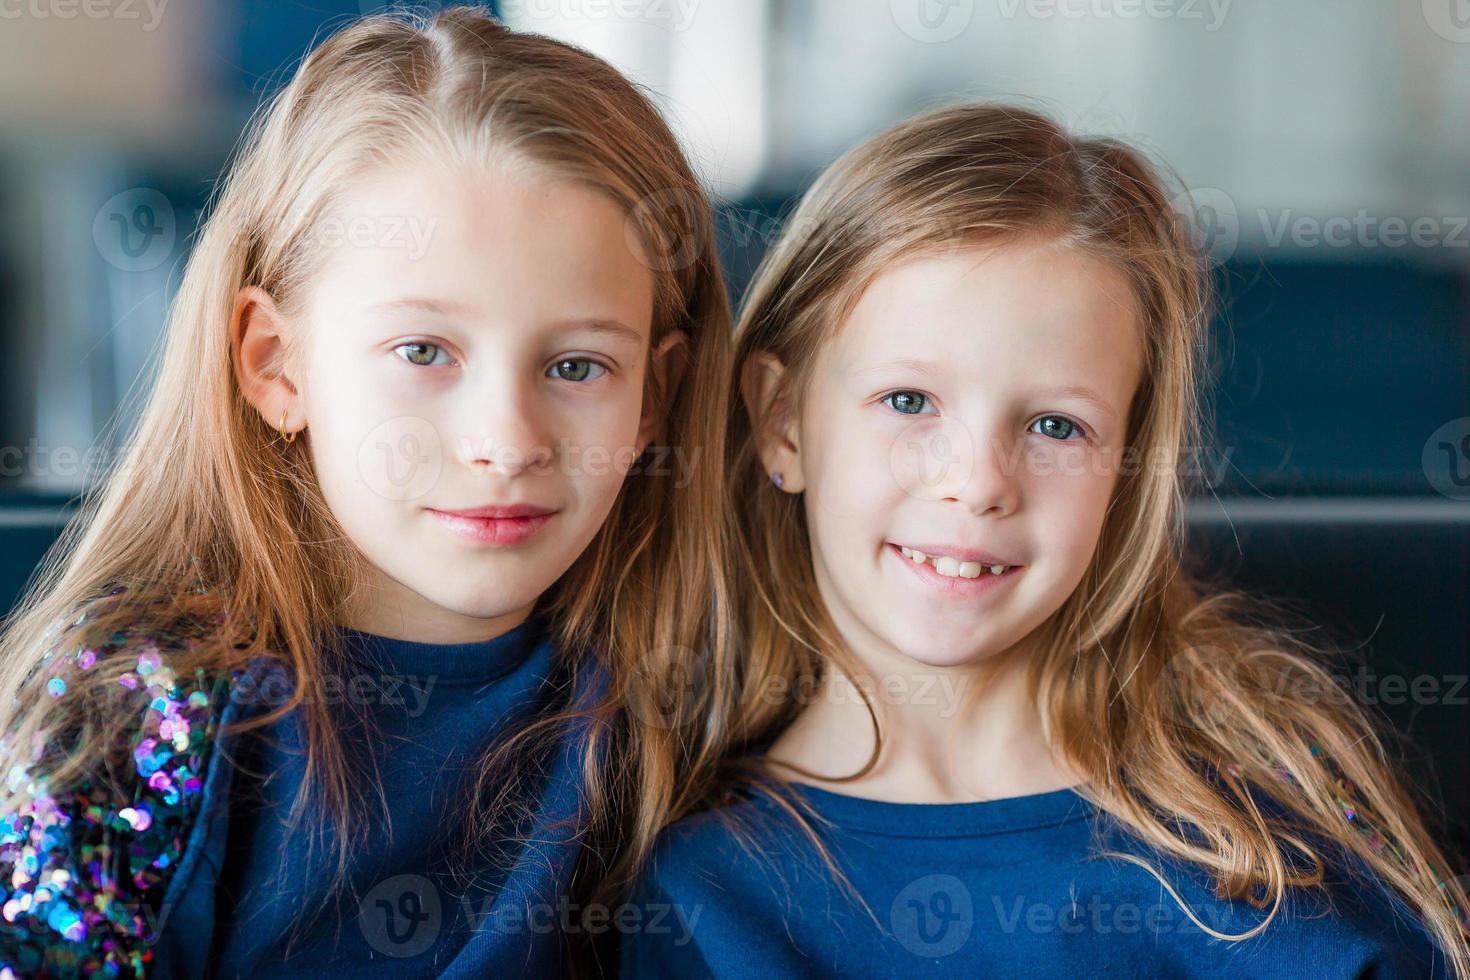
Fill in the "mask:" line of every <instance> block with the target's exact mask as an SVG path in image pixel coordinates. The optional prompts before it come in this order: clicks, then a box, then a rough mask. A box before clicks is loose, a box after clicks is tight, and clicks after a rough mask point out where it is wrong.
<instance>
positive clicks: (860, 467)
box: [802, 413, 905, 554]
mask: <svg viewBox="0 0 1470 980" xmlns="http://www.w3.org/2000/svg"><path fill="white" fill-rule="evenodd" d="M802 437H803V446H802V474H803V476H804V477H805V479H806V506H807V510H808V518H809V521H810V525H809V526H811V527H812V528H813V530H814V533H815V534H817V535H818V537H819V543H820V545H821V547H822V549H823V551H824V552H830V553H839V552H841V553H848V554H853V553H857V552H859V551H862V550H864V549H866V548H868V546H869V545H870V544H871V542H872V539H873V536H874V535H875V534H876V535H880V536H881V535H882V534H883V533H884V530H885V528H886V527H887V526H888V524H889V517H890V515H891V514H892V513H893V512H894V511H895V510H896V509H897V508H898V507H900V506H901V505H902V503H903V501H904V499H905V495H904V492H903V488H902V486H901V485H900V483H899V481H898V480H897V479H895V477H894V474H893V472H892V469H891V467H890V466H889V446H890V444H891V442H892V439H893V436H892V433H891V432H888V431H885V430H884V429H883V427H881V426H875V425H873V424H871V422H870V421H868V420H865V419H863V418H862V417H861V416H860V415H852V414H849V415H844V416H843V417H837V416H836V414H835V413H834V414H832V415H828V416H824V417H823V418H821V419H820V420H818V421H817V422H816V423H815V424H814V425H812V426H805V425H804V426H803V429H802Z"/></svg>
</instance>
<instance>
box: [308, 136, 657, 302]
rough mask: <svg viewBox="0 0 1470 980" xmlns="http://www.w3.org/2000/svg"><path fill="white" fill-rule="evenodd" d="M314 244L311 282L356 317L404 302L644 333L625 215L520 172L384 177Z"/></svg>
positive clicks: (394, 172) (645, 273) (404, 170)
mask: <svg viewBox="0 0 1470 980" xmlns="http://www.w3.org/2000/svg"><path fill="white" fill-rule="evenodd" d="M316 225H317V226H316V228H314V229H313V231H312V233H313V234H316V235H318V236H319V238H318V241H319V243H320V244H322V245H323V246H325V248H324V256H325V262H324V264H323V266H322V267H321V273H320V281H321V283H322V285H323V286H324V287H325V288H326V289H327V290H328V291H330V292H331V293H332V294H333V298H334V299H336V300H344V299H350V300H351V301H352V302H353V304H354V305H367V304H372V303H376V302H379V301H386V300H389V299H393V298H395V297H399V296H402V295H404V294H408V293H411V294H414V295H427V296H433V297H436V298H440V299H443V300H445V301H447V302H448V303H450V304H452V305H459V306H466V307H474V308H480V309H491V308H494V309H515V310H517V311H520V312H523V313H524V314H525V315H527V316H530V317H546V318H552V317H555V318H562V317H573V316H598V315H603V316H610V317H611V316H617V317H618V318H626V319H627V321H628V322H630V325H633V326H637V327H639V329H644V330H648V329H651V319H652V302H653V300H652V296H653V272H652V270H651V269H650V268H649V266H648V264H647V263H646V262H645V261H644V256H643V253H642V249H641V245H640V244H639V241H638V239H637V236H636V235H635V234H630V233H629V230H628V227H627V217H626V215H625V214H624V212H623V209H622V208H621V207H620V206H619V205H618V204H617V203H616V202H615V201H613V200H612V199H611V198H610V197H608V196H607V195H606V194H604V193H602V192H601V191H599V190H597V189H595V188H593V187H591V186H589V185H586V184H582V183H577V182H573V181H569V180H560V179H554V178H551V177H549V176H547V175H545V174H543V173H538V172H537V171H535V170H531V169H527V168H514V169H513V168H510V167H472V168H453V169H451V168H449V167H445V166H436V165H420V166H410V165H403V166H397V167H384V168H380V169H378V170H375V171H372V172H370V173H369V174H367V175H365V176H364V177H362V178H361V179H360V180H357V181H354V182H353V184H352V186H350V187H349V188H347V189H346V190H345V191H344V192H343V194H342V196H341V197H340V198H339V199H338V201H337V202H336V205H335V206H334V207H333V209H332V211H331V212H330V214H329V215H327V216H325V217H324V218H323V219H321V220H320V221H318V222H317V223H316Z"/></svg>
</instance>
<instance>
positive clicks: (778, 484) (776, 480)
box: [771, 470, 786, 490]
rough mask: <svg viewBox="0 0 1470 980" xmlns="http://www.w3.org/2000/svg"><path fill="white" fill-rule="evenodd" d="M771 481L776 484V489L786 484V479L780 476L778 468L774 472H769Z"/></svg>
mask: <svg viewBox="0 0 1470 980" xmlns="http://www.w3.org/2000/svg"><path fill="white" fill-rule="evenodd" d="M771 482H772V483H774V484H776V489H777V490H779V489H781V488H782V487H784V486H785V485H786V480H785V479H784V478H783V477H782V476H781V471H780V470H777V471H775V472H774V473H772V474H771Z"/></svg>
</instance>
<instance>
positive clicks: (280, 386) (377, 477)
mask: <svg viewBox="0 0 1470 980" xmlns="http://www.w3.org/2000/svg"><path fill="white" fill-rule="evenodd" d="M333 214H334V216H335V217H336V218H338V219H339V220H340V221H341V223H340V224H335V225H333V224H329V223H323V224H322V225H321V226H320V227H321V228H322V229H324V231H323V233H322V234H320V235H319V236H318V239H317V240H318V241H319V242H322V243H324V244H323V247H324V248H325V251H326V255H325V261H324V263H323V264H322V265H321V266H320V267H319V268H318V269H317V274H316V275H315V276H314V277H313V279H312V280H311V281H310V283H309V284H308V286H307V291H306V295H305V297H304V298H303V300H302V302H301V303H300V304H299V312H297V313H296V314H295V315H294V316H289V317H288V316H286V315H285V314H284V313H283V311H282V309H281V308H280V307H278V306H277V305H276V303H275V302H274V299H273V297H271V296H270V295H268V294H267V293H266V292H264V291H263V290H261V289H258V288H255V287H248V288H246V289H242V290H241V291H240V293H239V295H238V297H237V299H236V302H235V308H234V318H233V328H234V334H233V337H234V340H235V365H236V376H237V378H238V380H239V383H240V387H241V391H242V392H243V393H244V395H245V397H246V398H247V399H248V400H249V402H250V404H251V405H253V406H254V407H255V408H256V410H258V411H259V412H260V414H261V416H262V418H264V420H265V421H266V423H267V424H269V425H270V426H271V427H272V428H275V429H280V430H282V431H284V432H298V433H301V434H302V436H303V437H304V438H305V439H306V440H307V448H308V450H309V452H310V456H311V461H312V464H313V466H314V468H315V472H316V474H317V477H318V479H319V481H320V485H321V490H322V494H323V496H324V497H325V499H326V501H327V504H328V506H329V507H330V508H331V511H332V514H333V516H334V517H335V518H336V519H337V520H338V522H339V523H340V524H341V525H342V527H343V529H344V530H345V531H346V534H347V535H348V537H349V538H350V539H351V541H352V543H353V544H354V545H355V546H356V549H357V551H358V552H359V553H360V556H361V560H362V562H363V571H364V573H365V576H366V579H367V582H368V587H367V589H366V590H365V591H363V592H362V593H361V594H358V595H354V596H352V597H350V599H349V600H348V602H347V604H346V606H345V608H343V609H342V610H341V611H340V612H339V614H338V617H337V619H338V622H339V623H340V624H341V625H344V626H349V627H352V628H355V629H360V630H364V631H367V632H371V633H377V634H380V635H384V636H390V637H394V638H398V639H408V640H415V641H418V642H428V643H464V642H476V641H482V640H487V639H491V638H493V637H496V636H500V635H502V634H504V633H506V632H507V631H509V630H511V629H513V628H515V627H516V626H517V625H519V624H520V623H521V622H523V621H524V620H525V619H526V617H527V616H528V615H529V614H530V612H531V609H532V607H533V606H534V604H535V601H536V599H537V598H538V597H539V596H540V595H541V594H542V593H543V592H545V591H546V589H548V588H549V587H550V586H551V585H552V584H553V583H554V582H555V581H556V580H557V579H558V578H559V577H560V576H561V575H562V573H564V572H565V571H566V570H567V569H568V568H569V567H570V566H571V565H572V564H573V562H574V561H575V560H576V559H577V557H578V556H579V555H581V554H582V552H583V551H584V550H585V549H586V547H587V545H588V544H589V543H590V542H591V540H592V539H593V537H594V536H595V534H596V533H597V531H598V530H599V528H601V526H602V524H603V521H604V519H605V518H606V517H607V515H608V513H609V512H610V510H611V508H612V506H613V504H614V502H615V500H616V497H617V494H618V492H619V490H620V489H621V487H622V485H623V482H624V479H625V477H626V475H627V472H628V470H629V468H630V467H631V465H632V462H633V461H634V460H635V459H636V457H637V455H638V453H640V452H641V451H642V449H643V448H644V447H645V446H646V445H647V444H648V442H649V441H650V440H651V439H653V438H655V436H656V435H657V434H658V433H659V431H660V430H661V426H662V420H661V419H660V418H658V417H657V416H656V415H655V413H654V412H653V411H652V410H651V405H650V404H646V403H645V380H646V379H647V378H648V375H649V373H650V372H654V376H655V377H656V378H657V379H658V380H659V381H660V382H661V383H663V384H665V385H668V386H670V387H672V386H676V385H677V384H678V381H679V377H680V374H681V372H682V367H683V364H682V357H681V356H680V354H681V352H682V345H683V344H684V342H685V338H684V335H683V334H682V333H680V332H677V331H676V332H674V333H672V334H671V335H669V336H667V337H665V338H663V339H662V341H661V343H660V345H659V347H658V348H657V349H656V350H651V349H650V348H651V343H650V340H651V334H652V323H653V294H654V293H653V291H654V280H653V273H652V272H651V271H650V268H649V266H648V265H647V263H646V261H645V258H644V256H643V255H642V254H640V253H639V252H638V251H637V250H636V247H635V246H634V245H633V244H631V243H630V240H629V236H628V235H627V234H626V216H625V214H624V213H623V210H622V209H621V208H620V207H619V206H618V205H617V204H616V203H615V202H613V201H612V200H611V199H610V198H608V197H607V196H606V195H605V194H603V193H601V192H599V191H597V190H595V189H593V188H591V187H588V186H585V185H582V184H578V183H572V182H568V181H561V180H555V179H551V178H549V177H548V176H546V175H544V174H540V173H537V172H536V171H535V170H534V168H528V167H524V166H522V167H511V166H506V165H503V164H502V165H497V166H495V167H472V168H465V167H458V168H449V167H446V166H440V165H437V164H419V165H416V166H410V165H406V164H405V165H401V166H397V167H393V168H384V169H380V170H379V171H376V172H374V173H373V174H371V175H369V176H367V177H365V178H364V179H362V180H360V181H358V182H357V183H356V184H355V185H354V186H353V187H351V188H350V189H348V190H347V192H346V194H345V195H344V197H343V198H342V200H341V202H340V204H339V206H338V207H337V208H336V209H335V211H334V212H333ZM405 228H412V229H417V230H418V233H419V238H420V240H419V241H415V240H414V239H413V238H411V237H410V236H409V235H408V234H407V233H406V232H404V231H403V229H405ZM334 229H335V232H336V233H335V234H332V231H333V230H334ZM352 229H356V231H355V232H354V231H352ZM425 246H426V247H425ZM283 416H284V423H283V421H282V419H283ZM502 505H530V506H532V507H535V508H539V509H541V510H543V511H546V512H548V513H549V516H546V517H545V518H544V519H537V520H533V521H529V522H528V521H527V520H525V519H521V520H509V521H507V520H494V521H488V522H487V521H480V522H471V523H469V524H466V523H465V522H464V521H456V520H455V519H454V518H453V517H452V516H448V515H446V512H447V511H460V512H462V511H465V510H468V509H470V508H483V507H491V506H502ZM532 526H534V528H535V529H534V533H532V534H530V535H529V537H523V538H520V539H517V540H510V541H507V540H504V539H502V538H496V539H495V540H493V541H491V540H486V539H485V538H483V537H475V536H473V534H471V533H468V532H466V530H465V528H466V527H471V528H481V529H483V528H489V527H495V528H498V529H502V530H497V531H495V532H494V533H496V534H512V533H515V534H521V535H523V534H524V533H525V531H526V530H527V529H528V528H529V527H532ZM507 528H508V529H511V530H510V531H506V530H503V529H507ZM486 533H489V532H486Z"/></svg>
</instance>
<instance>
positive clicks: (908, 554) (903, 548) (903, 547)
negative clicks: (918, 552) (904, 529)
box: [898, 544, 914, 558]
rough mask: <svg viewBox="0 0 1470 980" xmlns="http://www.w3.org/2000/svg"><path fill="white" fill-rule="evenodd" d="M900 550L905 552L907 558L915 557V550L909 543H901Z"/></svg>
mask: <svg viewBox="0 0 1470 980" xmlns="http://www.w3.org/2000/svg"><path fill="white" fill-rule="evenodd" d="M898 550H899V551H902V552H903V556H904V557H905V558H912V557H914V550H913V549H912V548H910V547H908V546H907V545H902V544H901V545H899V546H898Z"/></svg>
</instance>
